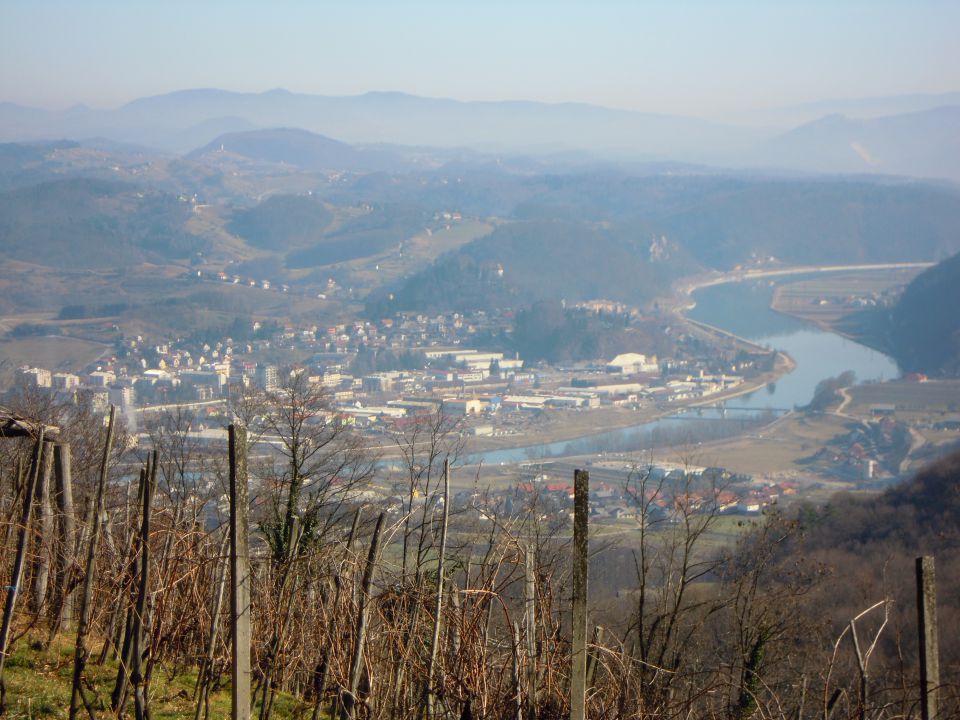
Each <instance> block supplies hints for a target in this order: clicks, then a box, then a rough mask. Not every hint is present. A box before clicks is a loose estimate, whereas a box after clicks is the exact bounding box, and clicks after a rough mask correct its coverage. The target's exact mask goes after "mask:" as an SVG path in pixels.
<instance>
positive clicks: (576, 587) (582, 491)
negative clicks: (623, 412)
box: [570, 470, 590, 720]
mask: <svg viewBox="0 0 960 720" xmlns="http://www.w3.org/2000/svg"><path fill="white" fill-rule="evenodd" d="M589 499H590V474H589V473H588V472H587V471H586V470H575V471H574V473H573V652H572V657H571V659H570V662H571V667H570V720H584V718H585V717H586V702H587V547H588V541H587V530H588V527H587V523H588V516H589V512H590V507H589Z"/></svg>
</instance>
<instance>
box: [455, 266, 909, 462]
mask: <svg viewBox="0 0 960 720" xmlns="http://www.w3.org/2000/svg"><path fill="white" fill-rule="evenodd" d="M806 277H812V275H810V276H804V275H792V276H786V277H782V278H777V279H764V280H749V281H743V282H730V283H723V284H718V285H711V286H708V287H704V288H701V289H700V290H696V291H694V293H693V300H694V302H695V303H696V305H695V306H694V307H693V308H692V309H691V310H689V311H688V312H687V316H688V317H690V318H691V319H693V320H697V321H699V322H702V323H707V324H709V325H713V326H714V327H717V328H720V329H722V330H726V331H727V332H731V333H733V334H735V335H738V336H740V337H742V338H744V339H746V340H749V341H751V342H753V343H755V344H757V345H761V346H764V347H769V348H771V349H776V350H780V351H782V352H785V353H787V354H788V355H790V357H792V358H793V359H794V361H795V362H796V368H795V369H794V370H793V371H792V372H790V373H788V374H786V375H784V376H781V377H780V378H779V379H778V380H777V382H776V383H773V384H771V385H769V386H767V387H765V388H762V389H760V390H757V391H755V392H753V393H750V394H749V395H742V396H740V397H738V398H735V399H734V400H731V401H730V402H729V405H730V406H731V407H735V408H736V409H730V410H727V411H725V412H724V413H723V415H722V418H721V415H720V413H719V412H718V411H716V410H712V409H703V410H698V411H687V412H685V413H683V414H679V415H676V416H671V417H665V418H661V419H659V420H655V421H653V422H647V423H643V424H640V425H636V426H633V427H626V428H619V429H617V430H610V431H607V432H601V433H596V434H592V435H589V436H585V437H581V438H576V439H574V440H563V441H559V442H553V443H546V444H542V445H533V446H529V447H521V448H511V449H507V450H495V451H490V452H486V453H477V454H476V455H473V456H471V457H470V458H469V459H468V462H470V463H477V462H480V461H481V460H482V461H483V463H484V464H502V463H503V464H510V463H517V462H525V461H528V460H531V459H539V458H547V457H559V456H563V455H574V454H583V453H588V452H600V451H603V450H608V451H638V450H642V449H648V448H653V447H656V446H662V445H668V444H672V443H673V442H674V441H680V442H684V441H699V440H707V439H713V438H716V437H723V436H731V435H736V434H739V433H741V432H745V431H748V430H749V429H750V428H751V427H755V426H757V425H761V424H764V423H766V422H769V421H770V420H771V419H772V417H773V416H775V415H776V414H778V413H781V412H783V410H784V409H790V408H794V407H799V406H802V405H806V404H807V403H808V402H810V400H811V399H812V398H813V394H814V390H815V389H816V386H817V383H819V382H820V381H821V380H824V379H825V378H830V377H836V376H838V375H840V374H841V373H843V372H845V371H847V370H852V371H853V372H854V373H855V374H856V378H857V382H868V381H882V380H891V379H893V378H896V377H899V375H900V372H899V370H898V369H897V365H896V363H895V362H894V361H893V360H892V359H891V358H889V357H887V356H886V355H883V354H882V353H879V352H877V351H876V350H872V349H870V348H868V347H865V346H864V345H860V344H859V343H855V342H853V341H852V340H849V339H847V338H845V337H842V336H840V335H837V334H836V333H831V332H827V331H825V330H822V329H820V328H818V327H816V326H814V325H811V324H808V323H805V322H803V321H801V320H798V319H796V318H792V317H789V316H786V315H783V314H781V313H778V312H775V311H774V310H772V309H771V307H770V302H771V299H772V296H773V289H774V287H775V285H776V284H777V283H780V282H782V283H789V282H797V281H798V280H803V279H805V278H806ZM711 421H712V422H711Z"/></svg>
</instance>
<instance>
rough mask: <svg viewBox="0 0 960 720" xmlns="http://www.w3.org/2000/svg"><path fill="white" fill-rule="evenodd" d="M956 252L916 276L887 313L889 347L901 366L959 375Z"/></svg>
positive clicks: (959, 272) (959, 258)
mask: <svg viewBox="0 0 960 720" xmlns="http://www.w3.org/2000/svg"><path fill="white" fill-rule="evenodd" d="M958 308H960V255H954V256H953V257H951V258H948V259H947V260H944V261H943V262H941V263H939V264H937V265H935V266H933V267H932V268H930V269H929V270H927V271H926V272H924V273H922V274H921V275H919V276H917V277H916V278H915V279H914V280H913V282H911V283H910V284H909V285H908V286H907V289H906V290H905V291H904V293H903V296H902V297H901V298H900V301H899V302H898V303H897V305H896V306H895V307H894V309H893V312H892V313H891V316H890V317H891V320H890V324H891V329H890V338H891V351H892V352H893V353H894V355H895V357H896V358H897V362H898V363H899V364H900V366H901V368H903V369H904V370H906V371H919V372H925V373H929V374H936V375H950V376H957V375H960V312H958Z"/></svg>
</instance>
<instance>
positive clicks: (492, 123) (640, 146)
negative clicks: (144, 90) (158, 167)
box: [0, 89, 758, 159]
mask: <svg viewBox="0 0 960 720" xmlns="http://www.w3.org/2000/svg"><path fill="white" fill-rule="evenodd" d="M241 125H242V126H241ZM274 127H297V128H302V129H304V130H309V131H311V132H314V133H319V134H322V135H327V136H329V137H335V138H338V139H340V140H342V141H345V142H349V143H395V144H401V145H432V146H441V147H450V146H464V145H465V146H474V147H488V148H513V149H516V148H541V149H543V150H560V149H564V148H567V149H569V148H583V149H592V150H596V149H604V150H608V151H612V150H615V149H617V148H622V149H625V150H627V151H629V152H630V153H632V154H634V155H636V156H638V157H639V156H641V155H645V156H649V157H650V158H658V159H667V158H671V159H676V158H679V159H686V158H689V157H698V156H703V155H711V156H715V155H717V154H718V153H717V149H718V148H733V147H737V148H746V147H749V146H750V145H751V144H752V143H753V142H755V141H756V139H757V137H758V131H755V130H745V129H743V128H738V127H735V126H727V125H723V124H720V123H715V122H710V121H705V120H699V119H696V118H689V117H681V116H672V115H665V114H655V113H640V112H632V111H628V110H616V109H610V108H603V107H598V106H593V105H586V104H576V103H564V104H547V103H538V102H525V101H504V102H461V101H458V100H449V99H439V98H422V97H416V96H413V95H406V94H404V93H397V92H370V93H366V94H364V95H356V96H341V97H337V96H323V95H307V94H300V93H292V92H289V91H286V90H271V91H267V92H263V93H235V92H229V91H225V90H216V89H196V90H181V91H176V92H173V93H169V94H165V95H157V96H153V97H147V98H140V99H137V100H134V101H132V102H130V103H128V104H126V105H124V106H122V107H120V108H116V109H113V110H92V109H89V108H72V109H70V110H66V111H63V112H48V111H43V110H37V109H33V108H25V107H21V106H17V105H14V104H12V103H5V104H2V105H0V140H11V141H14V140H16V141H20V140H32V139H47V138H59V137H67V138H71V139H81V138H85V137H90V136H95V135H103V136H105V137H110V138H112V139H115V140H121V141H124V142H138V143H143V144H147V145H154V146H156V147H160V148H163V149H167V150H174V151H178V152H186V151H188V150H192V149H193V148H196V147H198V146H200V145H204V144H206V143H208V142H210V141H211V140H212V139H213V138H214V137H216V136H217V135H221V134H223V133H225V132H234V131H238V130H253V129H263V128H274ZM202 132H206V137H204V138H202V139H201V138H200V137H199V135H200V134H202ZM725 153H726V151H724V153H720V154H725Z"/></svg>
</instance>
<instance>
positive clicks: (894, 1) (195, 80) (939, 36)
mask: <svg viewBox="0 0 960 720" xmlns="http://www.w3.org/2000/svg"><path fill="white" fill-rule="evenodd" d="M958 27H960V2H957V1H956V0H926V1H925V0H913V1H912V2H905V1H901V0H862V1H861V0H852V1H851V0H829V1H821V0H796V1H794V2H784V1H782V0H753V1H751V0H709V1H708V0H657V1H656V2H654V1H653V0H649V1H645V0H634V1H633V2H603V1H602V0H597V2H595V3H593V4H589V5H588V4H587V3H582V2H563V0H550V1H549V2H540V1H527V2H524V0H513V1H512V2H498V1H497V0H484V1H483V2H457V1H456V0H445V1H444V2H412V1H409V0H406V1H405V0H394V1H393V2H373V1H364V0H352V1H349V2H348V1H344V2H340V3H333V2H308V1H307V0H304V1H303V2H269V3H268V2H257V3H255V2H244V1H242V0H231V1H229V2H225V1H223V2H221V1H212V0H192V1H191V2H181V1H180V0H158V1H156V2H151V3H147V2H142V1H137V0H126V1H125V2H97V1H96V0H88V1H86V2H77V1H76V0H72V1H70V2H66V1H57V2H54V1H49V2H48V1H45V0H16V1H14V0H0V68H2V69H0V101H4V100H5V101H12V102H16V103H21V104H26V105H35V106H41V107H49V108H63V107H67V106H69V105H72V104H75V103H86V104H88V105H92V106H97V107H114V106H117V105H120V104H123V103H124V102H127V101H129V100H132V99H134V98H136V97H142V96H145V95H155V94H159V93H164V92H168V91H171V90H177V89H183V88H196V87H218V88H224V89H228V90H240V91H262V90H268V89H271V88H277V87H284V88H287V89H289V90H292V91H296V92H309V93H316V94H325V95H348V94H358V93H363V92H366V91H368V90H399V91H404V92H409V93H413V94H417V95H427V96H434V97H452V98H457V99H462V100H500V99H530V100H543V101H581V102H590V103H596V104H601V105H607V106H612V107H622V108H629V109H637V110H655V111H662V112H676V113H685V114H694V115H703V116H708V115H718V114H722V113H725V112H728V111H733V110H738V109H752V108H762V107H771V106H780V105H788V104H793V103H801V102H806V101H811V100H816V99H821V98H832V97H862V96H870V95H886V94H901V93H912V92H946V91H951V90H958V89H960V42H957V28H958Z"/></svg>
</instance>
